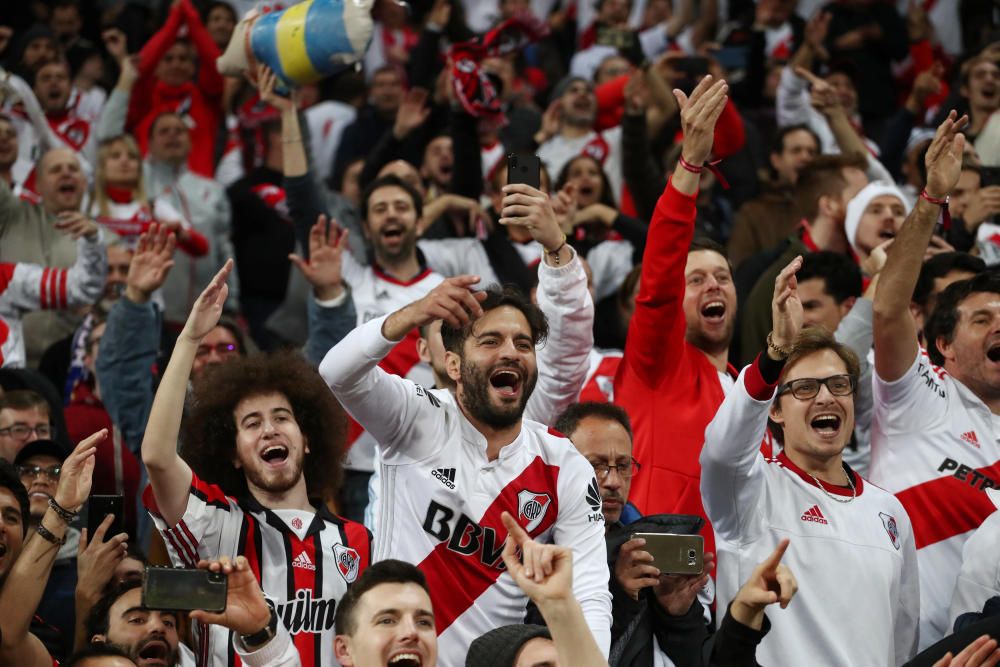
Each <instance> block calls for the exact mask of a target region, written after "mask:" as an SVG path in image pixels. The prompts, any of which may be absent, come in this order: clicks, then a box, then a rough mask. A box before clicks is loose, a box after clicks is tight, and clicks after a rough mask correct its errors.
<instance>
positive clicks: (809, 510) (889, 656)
mask: <svg viewBox="0 0 1000 667" xmlns="http://www.w3.org/2000/svg"><path fill="white" fill-rule="evenodd" d="M774 393H775V387H774V385H768V384H765V383H764V380H763V379H762V378H761V375H760V371H759V370H758V367H757V362H754V363H753V364H751V365H750V366H747V367H746V368H745V369H744V370H743V372H742V373H741V374H740V377H739V379H738V380H737V382H736V386H735V387H734V388H733V390H732V391H729V392H728V393H727V394H726V398H725V400H724V401H723V402H722V405H721V406H720V407H719V411H718V413H716V415H715V417H714V418H713V419H712V421H711V423H710V424H709V425H708V428H707V429H706V430H705V447H704V449H702V453H701V470H702V473H701V494H702V499H703V500H704V503H705V511H706V512H707V514H708V518H709V520H710V521H711V522H712V527H713V528H714V529H715V539H716V548H717V550H718V577H717V579H716V583H717V586H718V600H719V607H718V608H719V609H725V608H726V607H727V606H728V604H729V602H730V601H732V599H733V598H734V597H735V595H736V592H737V591H738V590H739V589H740V587H741V586H742V585H743V583H744V582H745V581H746V580H747V579H748V578H749V576H750V574H751V573H752V572H753V570H754V568H756V567H757V565H758V564H759V563H761V562H762V561H763V560H764V559H765V558H767V557H768V556H769V555H770V554H771V552H772V551H773V550H774V548H775V547H776V546H777V544H778V542H780V541H781V539H782V538H785V537H788V538H790V539H791V545H790V546H789V547H788V551H787V552H786V553H785V556H784V558H783V560H782V562H783V563H784V564H785V565H787V566H788V567H789V568H790V569H791V571H792V572H793V573H794V574H795V577H796V579H797V580H798V584H799V590H798V593H797V594H796V595H795V598H794V599H793V600H792V602H791V604H790V605H789V606H788V608H787V609H776V610H774V611H773V612H771V613H768V618H769V619H770V621H771V631H770V632H769V633H768V634H767V636H766V637H765V638H764V640H763V641H762V642H761V644H760V647H759V648H758V649H757V660H758V662H760V664H762V665H799V664H809V665H811V666H813V665H815V666H817V667H819V666H822V665H829V666H830V667H835V666H836V667H840V666H843V665H851V666H852V667H864V666H871V667H885V666H886V665H898V664H902V663H903V662H905V661H906V660H908V659H909V658H910V657H912V655H913V654H914V652H915V650H916V646H917V622H918V617H919V610H920V607H919V605H920V594H919V590H918V575H917V572H916V567H915V566H916V549H915V547H914V539H913V529H912V528H911V526H910V519H909V517H908V516H907V514H906V510H904V509H903V506H902V505H901V504H900V502H899V501H898V500H897V499H896V498H895V497H894V496H893V495H892V494H891V493H888V492H887V491H884V490H882V489H880V488H878V487H877V486H875V485H874V484H869V483H867V482H865V481H864V479H863V478H862V477H861V476H860V475H858V474H857V473H855V472H854V471H852V470H850V468H848V467H846V466H845V467H844V470H845V471H846V472H847V474H848V475H850V478H851V480H852V482H853V484H854V491H851V490H850V489H846V488H844V487H840V486H835V485H832V484H827V483H825V482H821V481H819V480H816V479H815V478H813V477H812V476H811V475H809V473H807V472H805V471H804V470H801V469H800V468H799V467H798V466H797V465H795V463H793V462H792V461H791V460H790V459H789V458H788V456H787V455H786V454H785V452H782V453H780V454H778V455H777V456H776V457H774V458H770V459H765V458H764V456H763V455H762V454H761V453H760V446H761V441H762V440H763V439H764V435H765V431H766V429H767V416H768V410H769V408H770V406H771V401H772V400H773V397H774ZM720 618H721V615H720Z"/></svg>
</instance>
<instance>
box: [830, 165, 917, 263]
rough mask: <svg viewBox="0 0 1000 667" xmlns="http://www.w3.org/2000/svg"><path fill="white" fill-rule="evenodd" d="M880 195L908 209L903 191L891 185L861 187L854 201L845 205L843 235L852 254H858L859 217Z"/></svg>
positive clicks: (879, 183)
mask: <svg viewBox="0 0 1000 667" xmlns="http://www.w3.org/2000/svg"><path fill="white" fill-rule="evenodd" d="M882 195H892V196H894V197H897V198H898V199H899V201H901V202H902V203H903V206H905V207H906V208H909V204H908V203H907V199H906V196H905V195H903V191H902V190H900V189H899V188H897V187H896V186H895V185H894V184H892V183H887V182H886V181H874V182H872V183H869V184H868V185H866V186H865V187H863V188H862V189H861V191H860V192H859V193H858V194H856V195H854V199H852V200H851V201H849V202H848V203H847V215H846V217H845V218H844V234H845V235H846V236H847V242H848V243H850V244H851V247H852V248H853V249H854V252H858V242H857V236H858V225H860V224H861V216H862V215H863V214H864V212H865V209H866V208H868V204H870V203H871V201H872V200H873V199H875V198H876V197H881V196H882ZM907 213H909V211H907Z"/></svg>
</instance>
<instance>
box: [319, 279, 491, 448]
mask: <svg viewBox="0 0 1000 667" xmlns="http://www.w3.org/2000/svg"><path fill="white" fill-rule="evenodd" d="M477 282H479V277H478V276H457V277H455V278H448V279H447V280H445V281H444V282H442V283H441V284H440V285H438V286H437V287H435V288H434V289H433V290H431V291H430V292H429V293H428V294H427V295H426V296H425V297H423V298H422V299H419V300H417V301H414V302H413V303H411V304H409V305H407V306H404V307H403V308H401V309H400V310H397V311H396V312H394V313H392V314H391V315H387V316H386V317H381V318H378V319H375V320H371V321H370V322H366V323H365V324H363V325H361V326H360V327H358V328H357V329H355V330H354V331H352V332H351V333H350V334H348V335H347V336H346V337H345V338H344V340H342V341H340V343H338V344H337V346H336V347H334V348H333V349H332V350H330V351H329V353H327V355H326V357H324V359H323V363H321V364H320V365H319V373H320V375H322V376H323V379H324V380H326V383H327V384H328V385H329V386H330V389H331V390H332V391H333V394H334V396H336V397H337V400H339V401H340V403H341V404H342V405H343V406H344V409H345V410H347V412H348V413H350V415H351V416H352V417H354V419H356V420H357V422H358V423H359V424H361V426H363V427H364V428H365V429H366V430H367V431H368V432H369V433H371V434H372V435H373V436H374V437H375V439H376V440H378V442H379V443H380V444H381V445H382V446H383V447H392V446H394V445H396V444H398V443H399V442H400V441H402V440H403V439H404V438H403V434H405V433H406V432H407V429H409V428H410V427H411V426H412V424H413V423H414V420H415V419H416V416H417V411H418V410H421V409H423V408H424V406H431V405H434V404H436V403H437V400H436V399H434V400H430V398H420V400H419V401H414V400H411V398H412V397H413V396H414V395H417V396H421V397H423V396H425V395H426V392H424V390H423V389H420V390H419V391H417V389H416V385H414V384H413V383H412V382H410V381H409V380H404V379H403V378H400V377H398V376H395V375H391V374H389V373H387V372H386V371H384V370H382V369H381V368H379V366H378V363H379V362H380V361H381V360H382V359H383V358H385V356H386V355H387V354H389V351H390V350H392V348H393V347H394V346H395V345H396V344H397V343H399V342H400V341H401V340H403V338H405V337H406V335H407V334H409V333H410V332H411V331H413V330H414V329H417V328H418V327H421V326H424V325H427V324H430V323H431V322H433V321H435V320H441V319H443V320H445V321H446V322H448V323H449V324H451V325H452V326H454V327H461V326H463V325H464V324H465V323H467V322H469V320H470V318H475V317H479V316H481V315H482V308H481V307H480V305H479V303H480V301H482V299H484V298H486V293H485V292H478V293H476V292H472V291H471V286H472V285H474V284H476V283H477ZM386 406H392V408H393V409H392V410H387V409H386ZM435 407H436V406H435ZM426 439H427V434H426V433H424V434H423V438H422V439H421V438H416V439H415V440H418V441H421V442H422V441H423V440H426Z"/></svg>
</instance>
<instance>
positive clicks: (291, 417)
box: [142, 260, 371, 665]
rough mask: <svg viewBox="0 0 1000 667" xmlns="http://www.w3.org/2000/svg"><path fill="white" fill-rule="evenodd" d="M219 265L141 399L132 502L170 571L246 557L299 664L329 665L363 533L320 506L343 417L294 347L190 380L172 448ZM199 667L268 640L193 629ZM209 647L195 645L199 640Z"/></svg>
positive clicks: (363, 550) (220, 278)
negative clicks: (155, 385) (142, 420)
mask: <svg viewBox="0 0 1000 667" xmlns="http://www.w3.org/2000/svg"><path fill="white" fill-rule="evenodd" d="M231 270H232V260H230V261H229V262H227V263H226V265H225V266H224V267H223V268H222V270H221V271H219V273H218V274H217V275H216V276H215V278H214V279H213V280H212V283H211V284H210V285H209V286H208V287H207V288H206V289H205V291H204V292H202V294H201V296H200V297H199V298H198V300H197V301H196V302H195V305H194V307H193V308H192V311H191V315H190V316H189V318H188V321H187V323H186V324H185V326H184V330H183V331H182V332H181V334H180V336H179V337H178V339H177V344H176V346H175V347H174V351H173V354H172V356H171V358H170V363H169V364H168V365H167V370H166V372H165V373H164V375H163V381H162V382H161V383H160V386H159V389H158V390H157V393H156V398H155V400H154V402H153V409H152V412H151V413H150V416H149V423H148V426H147V428H146V433H145V436H144V438H143V442H142V458H143V462H144V463H145V464H146V469H147V471H148V473H149V481H150V487H149V488H147V489H146V492H145V494H144V496H143V500H144V502H145V503H146V506H147V507H148V508H149V510H150V513H151V514H152V516H153V520H154V522H155V523H156V527H157V529H158V530H159V531H160V534H161V535H162V536H163V538H164V542H165V543H166V545H167V550H168V552H169V553H170V558H171V560H172V562H173V564H174V565H175V566H185V567H194V566H196V565H197V563H198V561H199V560H213V559H218V558H220V557H222V556H226V557H229V558H236V557H237V556H245V557H246V559H247V561H248V562H249V564H250V568H251V571H252V572H253V574H254V576H255V577H256V578H257V580H258V581H259V582H260V585H261V588H262V589H263V591H264V594H265V596H266V597H267V598H268V600H269V601H270V603H271V605H272V621H273V622H272V623H269V626H268V627H269V628H270V629H271V630H273V629H274V628H275V627H276V626H277V625H278V624H281V625H283V626H284V628H285V629H286V630H287V631H288V632H289V634H290V635H291V636H292V639H293V641H294V643H295V648H296V649H297V650H298V652H299V654H300V655H301V656H302V664H304V665H335V664H337V663H336V662H335V660H334V657H333V638H334V623H333V621H334V611H335V610H336V607H337V604H338V603H339V601H340V599H341V598H342V597H343V595H344V594H345V593H346V591H347V587H348V586H349V585H350V584H352V583H354V581H355V580H356V579H357V577H358V575H359V574H360V573H361V572H362V571H363V570H364V569H365V568H366V567H367V565H368V563H369V562H370V561H371V535H370V533H368V531H367V530H366V529H365V528H364V526H362V525H360V524H357V523H354V522H352V521H348V520H346V519H342V518H340V517H338V516H336V515H334V514H333V513H331V512H330V511H329V509H327V507H326V506H325V505H324V504H323V502H322V501H321V500H318V499H319V498H321V497H324V496H329V495H332V494H333V493H334V492H335V491H336V487H337V486H338V484H339V480H340V472H341V469H340V458H341V453H342V450H343V443H344V436H345V418H344V413H343V410H342V409H341V407H340V406H339V404H338V403H337V401H336V400H335V399H334V398H333V396H332V395H331V393H330V391H329V389H327V387H326V385H325V383H324V382H323V380H322V379H321V378H320V376H319V374H318V373H317V372H316V370H315V369H313V368H312V367H311V366H310V365H309V364H308V362H306V360H305V359H304V358H302V357H301V356H300V355H298V354H297V353H294V352H278V353H274V354H270V355H256V356H249V357H245V358H242V359H233V360H230V361H229V362H228V363H225V364H218V365H215V366H212V367H209V368H206V369H204V371H203V372H202V373H199V374H198V375H197V377H196V378H195V380H194V392H193V396H192V401H191V404H190V406H189V408H190V410H189V414H188V420H187V422H186V425H185V426H186V428H185V435H184V446H183V448H182V450H181V452H180V453H178V450H177V442H178V437H179V435H180V429H181V417H182V414H183V412H184V399H185V393H186V391H187V383H188V378H189V377H190V376H191V374H192V373H191V371H192V365H193V363H194V360H195V356H196V354H197V350H198V347H199V345H201V344H202V343H203V341H204V338H205V336H206V335H208V334H209V333H210V332H211V331H212V330H213V329H215V327H216V324H217V323H218V321H219V317H220V316H221V314H222V306H223V304H224V303H225V300H226V295H227V293H228V288H227V286H226V278H227V277H228V275H229V273H230V271H231ZM197 635H198V640H199V643H200V644H202V649H203V650H205V651H207V652H208V654H209V655H211V658H210V660H209V662H210V664H233V656H234V654H235V650H234V646H238V647H239V648H240V650H241V651H253V650H256V649H257V648H260V647H262V646H263V645H264V644H266V643H267V641H268V640H269V639H270V637H271V636H272V634H270V633H269V632H261V633H256V634H253V635H249V636H242V635H240V634H239V633H234V634H233V638H232V641H230V632H229V630H228V629H226V628H224V627H222V626H216V625H212V626H208V630H207V632H205V631H203V632H199V633H197ZM206 643H207V646H205V645H204V644H206Z"/></svg>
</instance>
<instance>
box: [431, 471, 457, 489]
mask: <svg viewBox="0 0 1000 667" xmlns="http://www.w3.org/2000/svg"><path fill="white" fill-rule="evenodd" d="M431 474H432V475H433V476H434V477H436V478H437V479H438V480H439V481H440V482H441V483H442V484H444V485H445V486H447V487H448V488H449V489H452V490H454V489H455V469H454V468H435V469H434V471H433V472H432V473H431Z"/></svg>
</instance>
